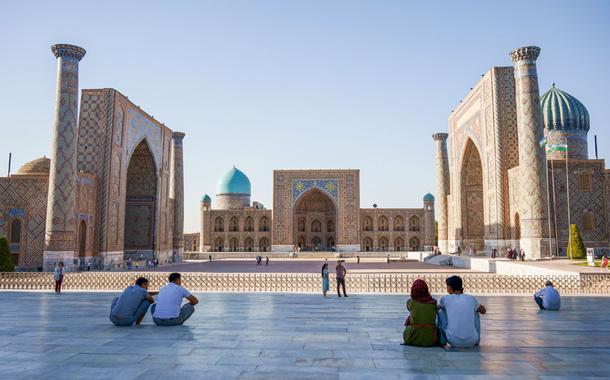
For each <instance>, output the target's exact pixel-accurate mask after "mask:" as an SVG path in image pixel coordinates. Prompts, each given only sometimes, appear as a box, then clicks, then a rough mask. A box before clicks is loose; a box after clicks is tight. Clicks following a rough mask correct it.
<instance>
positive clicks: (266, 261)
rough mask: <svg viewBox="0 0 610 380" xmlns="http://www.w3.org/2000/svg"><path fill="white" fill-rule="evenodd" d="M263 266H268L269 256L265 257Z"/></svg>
mask: <svg viewBox="0 0 610 380" xmlns="http://www.w3.org/2000/svg"><path fill="white" fill-rule="evenodd" d="M265 265H269V256H265Z"/></svg>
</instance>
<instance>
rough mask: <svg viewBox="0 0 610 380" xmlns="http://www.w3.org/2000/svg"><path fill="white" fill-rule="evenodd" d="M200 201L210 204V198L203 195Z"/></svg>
mask: <svg viewBox="0 0 610 380" xmlns="http://www.w3.org/2000/svg"><path fill="white" fill-rule="evenodd" d="M201 201H202V202H212V198H210V196H209V195H207V194H204V195H203V197H201Z"/></svg>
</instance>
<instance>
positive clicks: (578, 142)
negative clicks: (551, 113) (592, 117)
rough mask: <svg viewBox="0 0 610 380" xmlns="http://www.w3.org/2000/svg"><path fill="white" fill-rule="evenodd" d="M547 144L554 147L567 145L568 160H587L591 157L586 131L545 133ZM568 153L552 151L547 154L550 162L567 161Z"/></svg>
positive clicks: (551, 131)
mask: <svg viewBox="0 0 610 380" xmlns="http://www.w3.org/2000/svg"><path fill="white" fill-rule="evenodd" d="M545 135H546V141H547V142H546V144H547V147H548V146H552V145H557V144H561V145H567V146H568V151H567V153H568V159H576V160H586V159H587V158H588V157H589V143H588V141H587V132H586V131H554V130H547V131H545ZM565 157H566V152H564V151H559V150H550V151H547V153H546V158H547V159H548V160H565Z"/></svg>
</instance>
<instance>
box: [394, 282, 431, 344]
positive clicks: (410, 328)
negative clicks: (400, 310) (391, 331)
mask: <svg viewBox="0 0 610 380" xmlns="http://www.w3.org/2000/svg"><path fill="white" fill-rule="evenodd" d="M407 310H409V318H407V320H406V321H405V326H406V327H405V330H404V331H403V333H402V338H403V341H404V342H403V344H405V345H409V346H420V347H430V346H435V345H437V344H438V334H437V330H436V300H435V299H434V298H432V296H431V295H430V291H429V290H428V284H426V281H424V280H422V279H417V280H415V281H414V282H413V285H411V299H410V300H409V301H407Z"/></svg>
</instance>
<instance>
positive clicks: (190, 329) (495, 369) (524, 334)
mask: <svg viewBox="0 0 610 380" xmlns="http://www.w3.org/2000/svg"><path fill="white" fill-rule="evenodd" d="M115 295H116V294H113V293H106V294H96V295H95V296H92V294H90V293H87V294H83V293H80V294H63V295H60V296H56V295H55V294H51V293H6V292H3V293H0V302H2V303H3V304H11V305H12V307H11V308H10V309H7V310H6V311H5V312H4V313H2V314H0V326H2V327H0V338H1V339H0V357H2V358H4V359H5V360H3V362H2V363H0V373H1V374H2V376H3V377H6V378H11V379H32V378H36V379H56V378H57V372H58V370H59V371H60V373H61V378H62V379H120V380H123V379H168V378H193V379H196V378H203V377H205V378H206V379H269V378H277V379H316V380H317V379H330V380H343V379H345V380H347V379H350V380H353V379H355V380H358V379H373V378H377V379H435V380H439V379H459V378H469V379H481V380H483V379H507V380H508V379H593V378H604V377H605V378H607V376H608V373H610V364H609V363H608V361H607V358H608V356H609V355H610V344H609V342H610V333H608V331H610V321H608V319H607V318H606V317H605V316H606V315H607V314H608V313H609V312H610V299H609V298H592V297H564V300H563V309H562V311H560V312H541V311H539V310H538V308H537V307H536V305H535V304H534V302H533V300H532V299H531V297H529V296H528V297H498V296H491V297H478V299H479V300H480V302H481V303H483V304H485V306H486V307H487V309H488V314H487V315H485V316H484V317H483V318H482V320H481V327H482V340H481V345H480V347H479V348H476V349H470V350H465V349H464V350H451V351H444V350H443V349H441V348H437V347H433V348H418V347H407V346H401V345H400V342H401V339H402V329H403V323H404V320H405V318H406V315H407V312H406V309H405V301H406V300H407V298H406V297H405V296H398V295H393V296H371V295H367V296H362V295H358V296H352V297H350V298H347V299H346V298H336V297H329V298H326V299H324V298H323V297H321V295H292V294H222V293H220V294H197V296H198V297H199V298H200V300H201V304H200V305H199V306H197V307H196V312H195V314H194V315H193V317H192V318H191V319H190V320H189V321H188V322H187V323H186V324H185V325H184V326H179V327H166V328H161V327H156V326H154V325H153V324H152V321H151V318H150V314H149V315H147V316H146V318H145V319H144V321H143V325H142V326H141V327H125V328H118V327H114V326H113V325H111V324H110V322H109V321H108V317H107V314H108V311H109V310H108V309H109V304H110V301H111V299H112V297H114V296H115ZM92 297H95V302H91V300H92Z"/></svg>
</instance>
